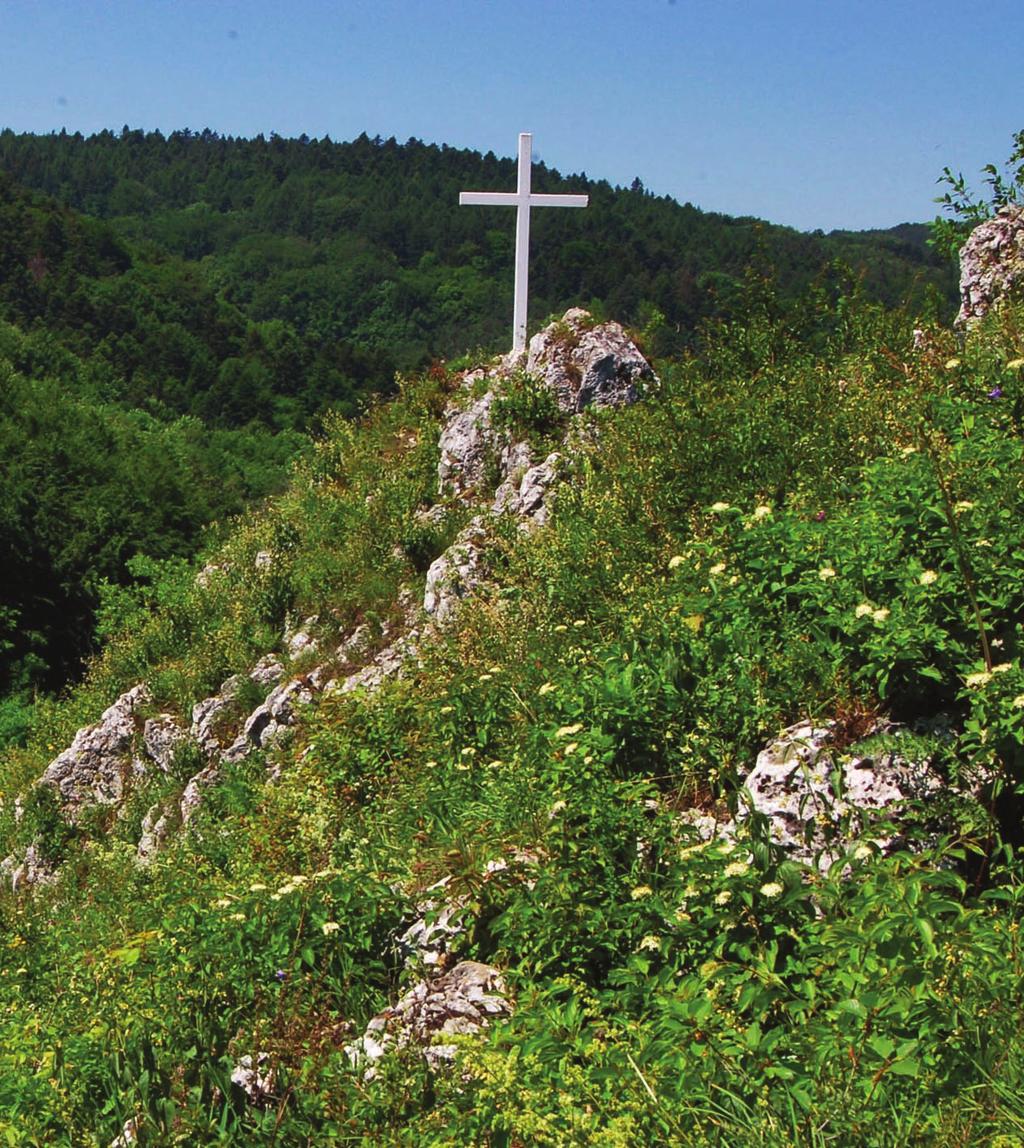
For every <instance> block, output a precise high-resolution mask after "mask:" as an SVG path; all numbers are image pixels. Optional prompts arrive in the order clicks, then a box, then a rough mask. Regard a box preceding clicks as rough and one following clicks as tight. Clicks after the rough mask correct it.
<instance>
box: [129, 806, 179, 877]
mask: <svg viewBox="0 0 1024 1148" xmlns="http://www.w3.org/2000/svg"><path fill="white" fill-rule="evenodd" d="M141 829H142V833H141V836H140V837H139V843H138V845H137V846H136V849H135V858H136V860H137V861H138V862H139V864H140V865H148V864H149V863H150V862H151V861H152V860H153V858H154V857H155V856H156V855H157V854H158V853H159V852H160V851H161V849H163V847H164V845H165V844H166V843H167V839H168V838H169V837H170V835H171V821H170V818H169V817H168V816H167V814H166V813H165V812H164V811H163V809H162V808H161V806H160V805H153V806H151V807H150V809H149V810H147V812H146V816H145V817H143V819H142V826H141Z"/></svg>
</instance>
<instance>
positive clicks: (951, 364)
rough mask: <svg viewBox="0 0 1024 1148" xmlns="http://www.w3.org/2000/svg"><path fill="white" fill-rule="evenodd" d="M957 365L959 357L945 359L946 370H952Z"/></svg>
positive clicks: (958, 364)
mask: <svg viewBox="0 0 1024 1148" xmlns="http://www.w3.org/2000/svg"><path fill="white" fill-rule="evenodd" d="M959 366H960V360H959V359H947V360H946V370H947V371H954V370H956V368H957V367H959Z"/></svg>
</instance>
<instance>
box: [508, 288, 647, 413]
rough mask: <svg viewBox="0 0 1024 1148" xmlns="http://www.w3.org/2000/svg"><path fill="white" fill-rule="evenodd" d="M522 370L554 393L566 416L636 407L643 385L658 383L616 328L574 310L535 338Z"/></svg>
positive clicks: (643, 360)
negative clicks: (590, 410) (588, 410)
mask: <svg viewBox="0 0 1024 1148" xmlns="http://www.w3.org/2000/svg"><path fill="white" fill-rule="evenodd" d="M525 368H526V371H527V373H528V374H531V375H535V376H537V377H539V378H542V379H543V380H544V382H545V383H546V385H547V386H549V387H550V388H551V389H552V390H553V391H554V392H555V395H556V397H557V399H558V405H559V407H560V408H561V410H563V411H565V412H566V413H567V414H576V413H577V412H579V411H582V410H584V409H585V408H586V407H589V406H594V407H615V406H623V405H625V404H628V403H634V402H636V400H637V398H639V395H640V387H641V385H643V384H647V385H653V384H656V383H657V376H656V375H655V374H654V371H653V370H652V369H651V365H650V363H648V362H647V360H646V359H645V358H644V357H643V355H642V354H641V353H640V351H639V349H638V348H637V346H636V344H635V343H634V342H633V340H632V339H630V338H629V336H628V335H627V334H626V332H625V331H624V330H623V329H622V327H621V326H619V324H618V323H601V324H598V325H595V324H594V323H593V320H592V319H591V317H590V315H589V314H588V313H587V312H586V311H583V310H581V309H579V308H578V307H574V308H572V309H571V310H569V311H566V313H565V316H564V317H563V319H562V321H561V322H560V323H553V324H552V325H551V326H549V327H546V328H545V329H544V330H543V331H538V333H537V334H536V335H534V336H533V338H532V339H531V340H530V345H529V347H528V349H527V354H526V365H525Z"/></svg>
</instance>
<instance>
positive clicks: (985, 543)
mask: <svg viewBox="0 0 1024 1148" xmlns="http://www.w3.org/2000/svg"><path fill="white" fill-rule="evenodd" d="M974 545H975V546H991V545H992V539H991V538H979V539H978V541H977V542H975V544H974Z"/></svg>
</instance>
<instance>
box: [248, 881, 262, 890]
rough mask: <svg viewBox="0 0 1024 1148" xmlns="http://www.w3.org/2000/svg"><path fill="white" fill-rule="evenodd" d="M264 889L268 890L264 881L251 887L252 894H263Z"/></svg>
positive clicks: (257, 882)
mask: <svg viewBox="0 0 1024 1148" xmlns="http://www.w3.org/2000/svg"><path fill="white" fill-rule="evenodd" d="M264 889H266V885H264V884H263V882H262V881H254V882H253V883H252V884H251V885H250V886H249V892H250V893H262V892H263V891H264Z"/></svg>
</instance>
